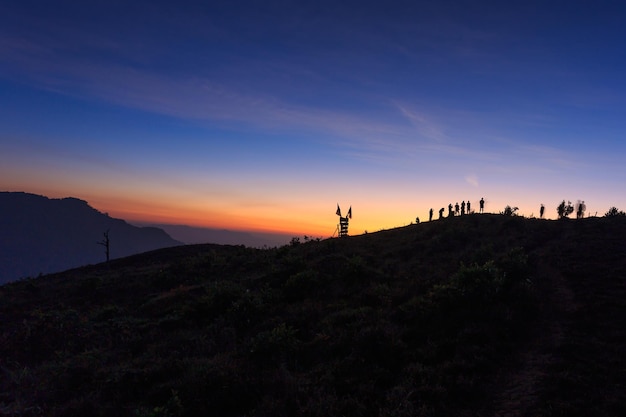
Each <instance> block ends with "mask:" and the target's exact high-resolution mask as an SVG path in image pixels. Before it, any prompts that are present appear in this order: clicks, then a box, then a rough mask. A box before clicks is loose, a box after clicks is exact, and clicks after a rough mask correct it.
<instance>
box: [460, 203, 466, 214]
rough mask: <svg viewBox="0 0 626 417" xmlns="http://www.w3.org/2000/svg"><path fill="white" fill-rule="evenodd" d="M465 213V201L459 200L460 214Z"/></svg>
mask: <svg viewBox="0 0 626 417" xmlns="http://www.w3.org/2000/svg"><path fill="white" fill-rule="evenodd" d="M464 214H465V201H461V216H462V215H464Z"/></svg>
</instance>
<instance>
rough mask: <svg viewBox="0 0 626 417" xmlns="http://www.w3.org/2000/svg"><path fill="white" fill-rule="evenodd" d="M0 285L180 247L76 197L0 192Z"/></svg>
mask: <svg viewBox="0 0 626 417" xmlns="http://www.w3.org/2000/svg"><path fill="white" fill-rule="evenodd" d="M0 213H1V214H2V215H1V216H0V283H4V282H8V281H12V280H15V279H18V278H23V277H29V276H30V277H33V276H37V275H39V274H44V273H50V272H58V271H63V270H66V269H69V268H75V267H77V266H82V265H86V264H94V263H99V262H102V261H104V260H105V259H106V256H105V250H104V247H103V246H100V245H98V244H97V242H99V241H103V239H104V237H103V235H104V233H105V232H107V231H108V232H109V241H110V257H111V258H112V259H113V258H120V257H124V256H128V255H132V254H136V253H141V252H146V251H149V250H154V249H158V248H163V247H169V246H176V245H180V244H181V243H180V242H177V241H176V240H174V239H172V238H171V237H170V236H169V235H167V233H165V232H164V231H163V230H161V229H158V228H154V227H136V226H132V225H130V224H128V223H126V222H125V221H124V220H120V219H114V218H112V217H109V216H108V215H106V214H104V213H100V212H99V211H98V210H96V209H94V208H92V207H90V206H89V204H87V202H86V201H83V200H79V199H76V198H62V199H50V198H47V197H44V196H39V195H35V194H28V193H19V192H0Z"/></svg>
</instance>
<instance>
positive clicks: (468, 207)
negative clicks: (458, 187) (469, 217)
mask: <svg viewBox="0 0 626 417" xmlns="http://www.w3.org/2000/svg"><path fill="white" fill-rule="evenodd" d="M467 214H471V211H470V201H469V200H467Z"/></svg>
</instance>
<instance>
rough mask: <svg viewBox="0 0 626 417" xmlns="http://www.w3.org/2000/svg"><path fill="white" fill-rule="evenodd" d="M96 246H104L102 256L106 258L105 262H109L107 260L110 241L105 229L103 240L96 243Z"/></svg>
mask: <svg viewBox="0 0 626 417" xmlns="http://www.w3.org/2000/svg"><path fill="white" fill-rule="evenodd" d="M96 243H97V244H98V245H102V246H104V254H105V255H106V257H107V262H109V258H110V256H109V255H110V251H109V248H110V245H109V244H110V240H109V230H108V229H107V231H106V232H104V239H102V240H101V241H100V242H96Z"/></svg>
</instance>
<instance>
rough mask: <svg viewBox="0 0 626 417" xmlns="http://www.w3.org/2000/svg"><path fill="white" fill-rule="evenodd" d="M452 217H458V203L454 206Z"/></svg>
mask: <svg viewBox="0 0 626 417" xmlns="http://www.w3.org/2000/svg"><path fill="white" fill-rule="evenodd" d="M454 215H455V216H458V215H459V203H458V202H457V203H456V204H455V205H454Z"/></svg>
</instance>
